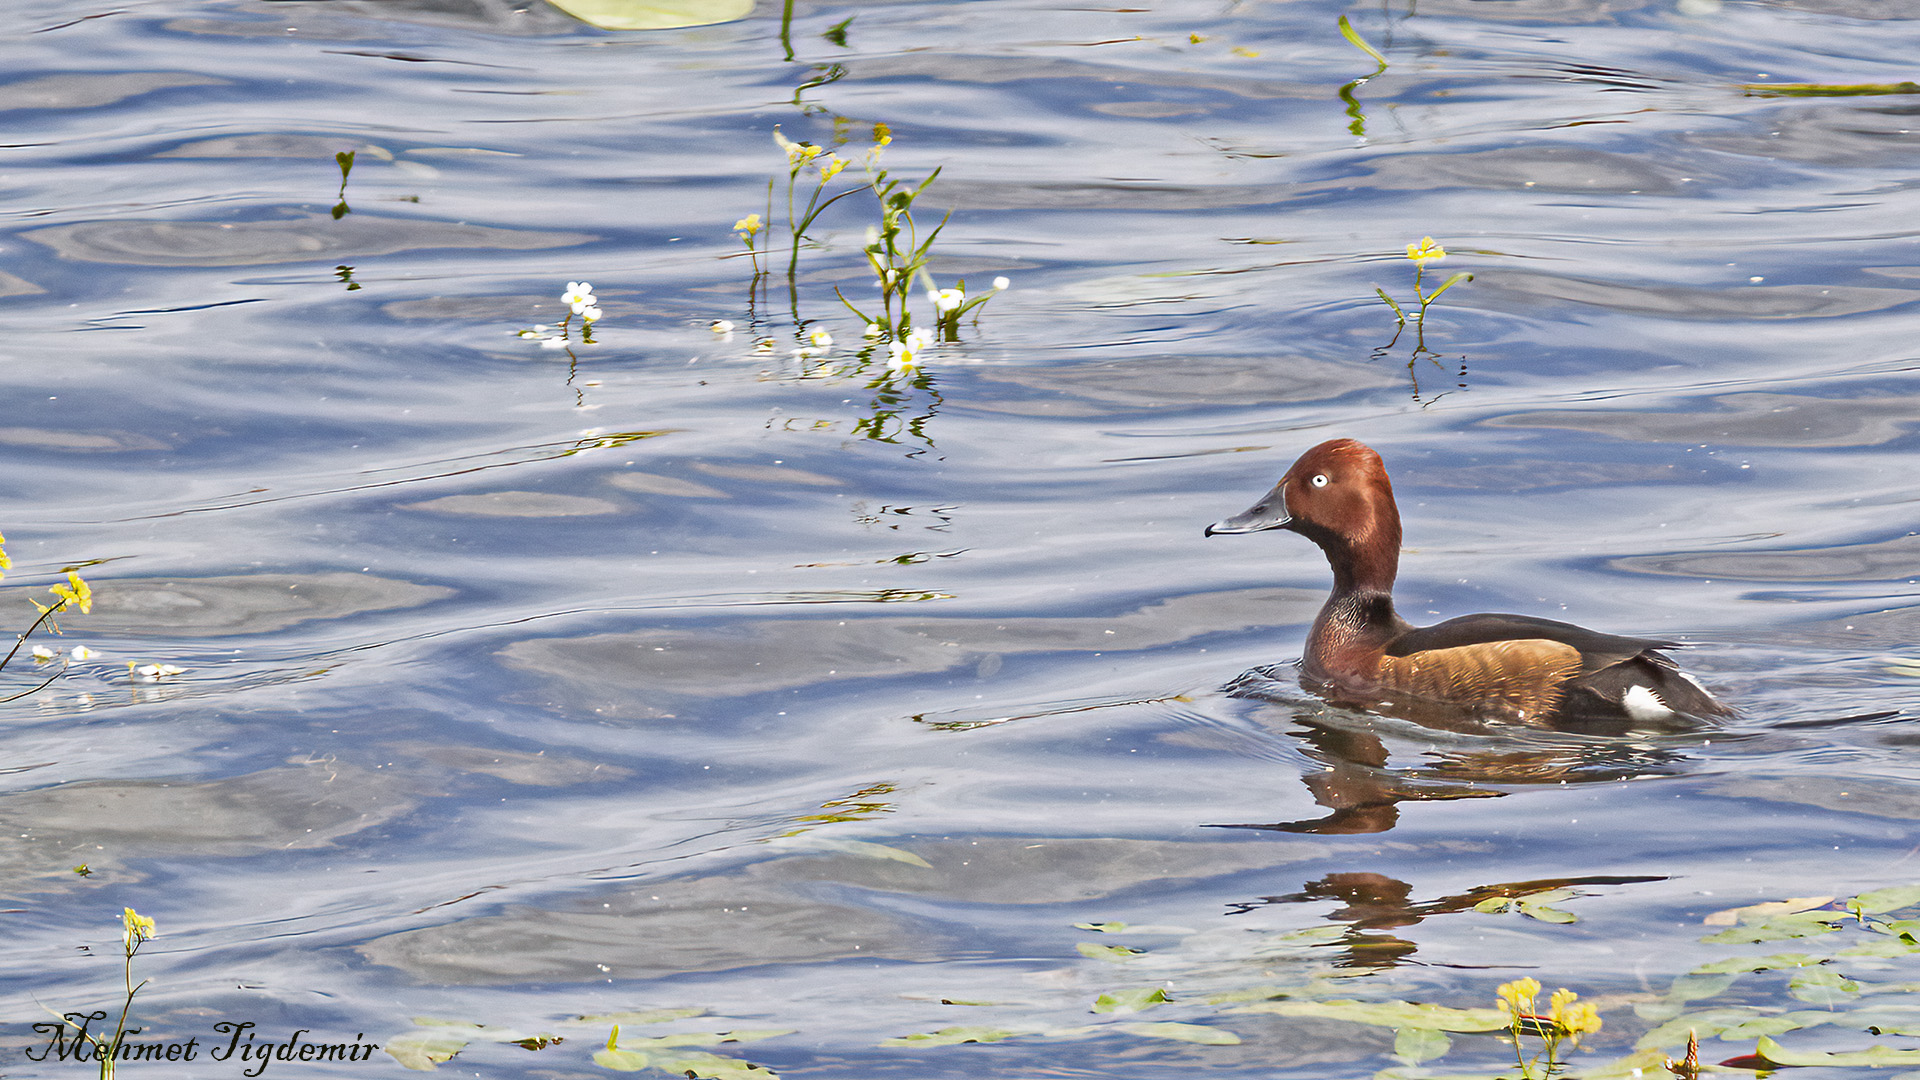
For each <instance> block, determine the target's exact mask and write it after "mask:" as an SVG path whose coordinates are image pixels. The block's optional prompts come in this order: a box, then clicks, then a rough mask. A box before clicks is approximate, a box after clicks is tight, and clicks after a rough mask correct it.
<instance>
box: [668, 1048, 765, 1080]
mask: <svg viewBox="0 0 1920 1080" xmlns="http://www.w3.org/2000/svg"><path fill="white" fill-rule="evenodd" d="M653 1067H654V1068H656V1069H663V1070H665V1071H667V1072H670V1073H679V1074H680V1075H682V1076H698V1077H703V1078H706V1080H780V1078H779V1074H777V1073H775V1072H774V1071H773V1070H772V1069H769V1068H767V1067H766V1066H765V1065H755V1064H753V1063H752V1062H748V1061H741V1060H740V1059H738V1058H730V1057H721V1056H720V1055H719V1054H705V1053H700V1052H698V1051H695V1052H694V1053H691V1054H679V1055H676V1056H674V1057H655V1058H654V1059H653Z"/></svg>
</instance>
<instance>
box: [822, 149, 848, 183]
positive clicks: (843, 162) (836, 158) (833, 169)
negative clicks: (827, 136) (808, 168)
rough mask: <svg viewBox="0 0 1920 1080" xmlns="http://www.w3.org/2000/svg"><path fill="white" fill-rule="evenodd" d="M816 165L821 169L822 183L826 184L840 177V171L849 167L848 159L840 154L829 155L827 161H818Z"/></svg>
mask: <svg viewBox="0 0 1920 1080" xmlns="http://www.w3.org/2000/svg"><path fill="white" fill-rule="evenodd" d="M814 164H815V165H816V166H818V167H819V169H820V182H821V183H823V184H824V183H826V182H827V181H829V180H831V179H833V178H834V177H836V176H838V175H840V170H841V169H844V168H846V167H847V159H846V158H843V157H841V156H840V155H839V154H828V155H827V160H825V161H817V162H815V163H814Z"/></svg>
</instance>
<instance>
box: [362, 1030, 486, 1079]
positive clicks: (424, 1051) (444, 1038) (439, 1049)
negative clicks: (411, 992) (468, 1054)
mask: <svg viewBox="0 0 1920 1080" xmlns="http://www.w3.org/2000/svg"><path fill="white" fill-rule="evenodd" d="M466 1048H467V1040H466V1039H463V1038H461V1037H460V1036H458V1035H454V1034H450V1033H446V1032H439V1031H410V1032H408V1033H406V1034H405V1035H398V1036H395V1037H394V1038H391V1039H388V1040H387V1041H386V1045H385V1046H383V1047H382V1049H384V1050H386V1052H387V1053H389V1054H391V1055H392V1056H393V1059H394V1060H395V1061H398V1062H399V1063H400V1064H401V1065H402V1066H404V1067H406V1068H409V1069H414V1070H417V1071H422V1072H424V1071H426V1070H428V1069H432V1068H435V1067H436V1066H438V1065H439V1064H440V1063H441V1062H443V1061H452V1060H453V1055H455V1054H458V1053H459V1052H460V1051H462V1050H465V1049H466Z"/></svg>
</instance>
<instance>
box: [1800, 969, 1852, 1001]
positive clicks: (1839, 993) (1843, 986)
mask: <svg viewBox="0 0 1920 1080" xmlns="http://www.w3.org/2000/svg"><path fill="white" fill-rule="evenodd" d="M1787 993H1789V994H1792V995H1793V996H1794V997H1796V998H1799V999H1800V1000H1801V1001H1805V1002H1807V1003H1809V1004H1813V1005H1838V1004H1840V1003H1842V1002H1844V1001H1847V1000H1849V999H1852V998H1857V997H1858V995H1859V993H1860V984H1859V983H1857V982H1854V981H1853V980H1852V979H1849V978H1847V977H1846V976H1845V975H1842V974H1840V973H1839V972H1838V971H1835V970H1833V969H1832V968H1828V967H1821V968H1808V969H1806V970H1803V971H1800V972H1797V973H1795V975H1794V976H1793V978H1792V979H1790V980H1788V981H1787Z"/></svg>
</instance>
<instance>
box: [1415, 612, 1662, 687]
mask: <svg viewBox="0 0 1920 1080" xmlns="http://www.w3.org/2000/svg"><path fill="white" fill-rule="evenodd" d="M1496 641H1558V642H1560V643H1562V644H1565V645H1571V646H1573V647H1574V648H1575V649H1577V650H1579V652H1580V673H1581V674H1582V675H1590V674H1592V673H1594V672H1596V671H1599V670H1601V669H1603V668H1609V667H1612V666H1613V665H1615V664H1618V663H1621V662H1622V661H1626V660H1631V659H1633V658H1634V657H1637V656H1641V655H1643V654H1648V653H1651V654H1652V655H1654V656H1659V653H1658V652H1655V651H1654V650H1658V649H1676V648H1680V647H1681V645H1680V643H1679V642H1676V641H1659V640H1655V639H1652V638H1632V637H1622V636H1620V635H1618V634H1602V633H1600V632H1599V631H1597V630H1589V629H1587V628H1586V627H1584V626H1575V625H1573V624H1572V623H1563V622H1555V621H1554V620H1552V619H1539V618H1535V617H1534V616H1532V615H1506V614H1493V613H1489V614H1484V615H1462V616H1461V617H1459V618H1457V619H1448V620H1447V621H1446V622H1443V623H1435V624H1433V625H1432V626H1420V627H1415V628H1414V629H1411V630H1408V631H1407V632H1406V633H1404V634H1401V635H1400V636H1399V637H1396V638H1394V639H1393V640H1392V641H1389V642H1387V647H1386V651H1387V655H1388V656H1411V655H1413V654H1414V653H1418V652H1426V651H1428V650H1430V649H1457V648H1460V647H1462V646H1467V645H1484V644H1488V643H1490V642H1496ZM1659 662H1661V663H1666V664H1667V666H1669V667H1671V666H1672V665H1671V663H1669V662H1668V661H1667V659H1666V657H1664V656H1660V657H1659Z"/></svg>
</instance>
